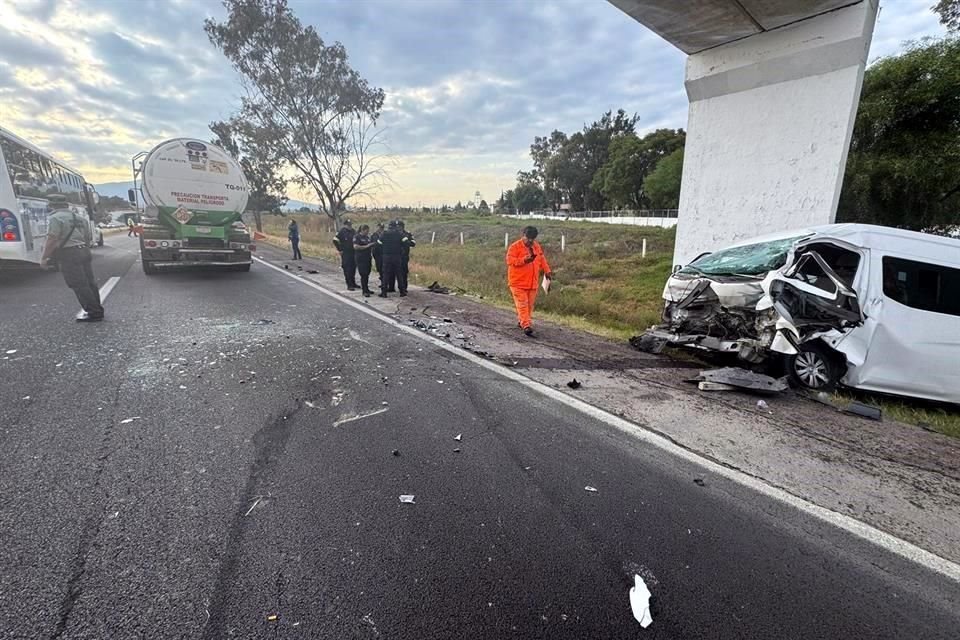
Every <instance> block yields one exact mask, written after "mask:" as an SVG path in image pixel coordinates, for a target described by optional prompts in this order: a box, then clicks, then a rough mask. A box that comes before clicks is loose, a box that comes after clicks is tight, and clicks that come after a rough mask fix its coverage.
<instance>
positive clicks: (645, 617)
mask: <svg viewBox="0 0 960 640" xmlns="http://www.w3.org/2000/svg"><path fill="white" fill-rule="evenodd" d="M651 595H653V594H651V593H650V589H648V588H647V583H646V582H644V581H643V578H641V577H640V576H638V575H634V576H633V587H631V588H630V609H631V610H632V611H633V617H634V618H636V620H637V622H639V623H640V626H641V627H643V628H644V629H646V628H647V627H649V626H650V624H651V623H652V622H653V616H651V615H650V596H651Z"/></svg>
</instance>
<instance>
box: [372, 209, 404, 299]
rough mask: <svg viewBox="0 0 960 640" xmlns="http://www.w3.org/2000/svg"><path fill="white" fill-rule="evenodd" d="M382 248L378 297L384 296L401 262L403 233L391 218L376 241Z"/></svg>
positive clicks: (391, 285) (400, 266)
mask: <svg viewBox="0 0 960 640" xmlns="http://www.w3.org/2000/svg"><path fill="white" fill-rule="evenodd" d="M378 242H379V244H380V246H381V247H382V248H383V271H382V272H381V273H380V275H381V281H380V297H381V298H386V297H387V292H388V291H390V290H391V289H392V288H393V283H394V282H396V280H397V277H398V276H399V275H400V269H401V268H402V264H403V262H402V261H403V234H401V233H400V229H398V228H397V221H396V220H391V221H390V224H389V225H387V230H386V231H384V232H383V235H381V236H380V240H379V241H378Z"/></svg>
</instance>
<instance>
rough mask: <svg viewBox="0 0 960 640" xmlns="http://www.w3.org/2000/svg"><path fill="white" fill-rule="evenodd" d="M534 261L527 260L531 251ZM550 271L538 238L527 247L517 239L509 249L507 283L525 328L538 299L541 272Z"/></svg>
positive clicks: (528, 323) (518, 315)
mask: <svg viewBox="0 0 960 640" xmlns="http://www.w3.org/2000/svg"><path fill="white" fill-rule="evenodd" d="M531 250H532V251H533V255H534V259H533V262H527V259H528V258H529V257H530V251H531ZM541 272H543V273H550V265H549V264H547V258H546V257H545V256H544V255H543V247H541V246H540V243H539V242H537V241H536V240H534V241H533V245H532V246H530V247H527V245H526V244H524V242H523V239H522V238H521V239H520V240H517V241H516V242H514V243H513V244H512V245H510V248H509V249H507V284H508V285H509V286H510V292H511V293H512V294H513V302H514V304H515V305H516V306H517V320H519V321H520V326H521V327H523V328H524V329H526V328H528V327H529V326H530V319H531V316H532V315H533V304H534V302H536V300H537V288H538V287H539V286H540V273H541Z"/></svg>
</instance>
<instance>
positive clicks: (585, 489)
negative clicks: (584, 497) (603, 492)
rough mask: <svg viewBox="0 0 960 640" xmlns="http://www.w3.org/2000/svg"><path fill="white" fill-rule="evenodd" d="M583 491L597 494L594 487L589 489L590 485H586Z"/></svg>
mask: <svg viewBox="0 0 960 640" xmlns="http://www.w3.org/2000/svg"><path fill="white" fill-rule="evenodd" d="M583 490H584V491H589V492H590V493H597V488H596V487H591V486H590V485H587V486H586V487H584V488H583Z"/></svg>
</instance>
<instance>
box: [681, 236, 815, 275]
mask: <svg viewBox="0 0 960 640" xmlns="http://www.w3.org/2000/svg"><path fill="white" fill-rule="evenodd" d="M807 237H809V234H807V235H802V236H794V237H792V238H781V239H779V240H770V241H768V242H758V243H756V244H747V245H743V246H739V247H730V248H729V249H721V250H720V251H715V252H713V253H709V254H707V255H705V256H701V257H699V258H697V259H696V260H694V261H693V262H691V263H690V264H688V265H687V266H685V267H684V268H683V269H681V270H680V273H683V274H687V275H696V274H698V273H701V274H704V275H708V276H735V275H739V276H763V275H765V274H766V273H767V272H768V271H773V270H774V269H779V268H780V267H782V266H783V265H784V264H786V262H787V253H788V252H789V251H790V248H791V247H793V245H794V244H796V243H797V242H798V241H800V240H802V239H804V238H807Z"/></svg>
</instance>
